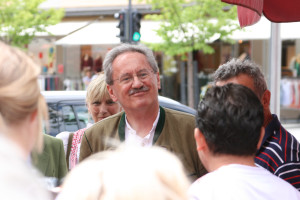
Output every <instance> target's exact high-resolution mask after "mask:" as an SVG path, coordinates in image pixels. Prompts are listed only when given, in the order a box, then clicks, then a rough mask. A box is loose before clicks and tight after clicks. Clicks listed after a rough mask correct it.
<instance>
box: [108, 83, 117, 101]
mask: <svg viewBox="0 0 300 200" xmlns="http://www.w3.org/2000/svg"><path fill="white" fill-rule="evenodd" d="M106 87H107V90H108V93H109V96H110V98H111V99H112V100H113V101H114V102H116V101H118V98H117V97H116V96H115V94H114V90H113V89H112V86H111V85H106Z"/></svg>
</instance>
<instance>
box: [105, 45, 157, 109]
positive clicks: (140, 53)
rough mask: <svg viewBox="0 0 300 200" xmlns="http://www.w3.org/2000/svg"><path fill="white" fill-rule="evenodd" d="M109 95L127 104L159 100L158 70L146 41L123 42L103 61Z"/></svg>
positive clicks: (133, 104)
mask: <svg viewBox="0 0 300 200" xmlns="http://www.w3.org/2000/svg"><path fill="white" fill-rule="evenodd" d="M103 69H104V73H105V78H106V83H107V84H108V90H109V93H110V96H111V97H112V99H113V100H114V101H119V102H120V104H121V105H122V107H123V108H124V110H125V111H126V108H127V107H128V108H140V107H141V106H148V105H153V104H157V106H158V97H157V96H158V89H160V79H159V70H158V66H157V63H156V61H155V57H154V55H153V52H152V51H151V50H150V49H149V48H147V47H146V46H144V45H131V44H122V45H120V46H117V47H115V48H113V49H112V50H110V51H109V52H108V53H107V54H106V56H105V59H104V61H103Z"/></svg>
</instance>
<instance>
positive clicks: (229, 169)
mask: <svg viewBox="0 0 300 200" xmlns="http://www.w3.org/2000/svg"><path fill="white" fill-rule="evenodd" d="M245 105H247V106H245ZM263 121H264V114H263V106H262V105H261V103H260V100H259V99H258V98H257V96H256V95H255V94H254V93H253V92H252V91H251V90H250V89H249V88H247V87H245V86H242V85H238V84H227V85H225V86H222V87H218V86H214V87H212V88H211V89H209V90H208V91H207V92H206V94H205V96H204V99H203V100H202V101H201V102H200V103H199V106H198V113H197V116H196V123H197V128H196V129H195V133H194V134H195V139H196V143H197V150H198V154H199V157H200V159H201V161H202V163H203V165H204V166H205V168H206V169H207V171H208V172H209V173H208V174H207V175H205V176H203V177H201V178H199V179H198V180H197V181H196V182H194V183H193V185H192V186H191V187H190V190H189V195H190V196H191V199H197V200H198V199H207V200H209V199H222V200H224V199H225V200H227V199H228V200H229V199H272V200H282V199H289V200H296V199H300V193H299V192H298V191H297V190H296V189H295V188H294V187H292V186H291V185H290V184H289V183H287V182H286V181H283V180H282V179H280V178H278V177H276V176H274V175H273V174H271V173H270V172H268V171H267V170H265V169H263V168H261V167H258V166H256V165H255V163H254V158H255V154H256V151H257V149H258V148H259V147H260V144H261V141H262V139H263V136H264V127H263Z"/></svg>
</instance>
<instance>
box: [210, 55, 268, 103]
mask: <svg viewBox="0 0 300 200" xmlns="http://www.w3.org/2000/svg"><path fill="white" fill-rule="evenodd" d="M240 74H246V75H248V76H250V77H251V78H252V79H253V84H254V89H255V91H254V92H255V93H256V94H257V95H258V96H259V98H261V97H262V95H263V94H264V92H265V91H266V90H267V89H268V88H267V83H266V80H265V77H264V75H263V73H262V71H261V69H260V67H259V65H257V64H255V63H254V62H253V61H250V60H244V61H242V60H239V59H236V58H233V59H231V60H230V61H228V62H227V63H225V64H223V65H221V66H220V67H219V68H218V69H217V70H216V71H215V73H214V83H216V82H218V81H226V80H228V79H230V78H233V77H236V76H238V75H240Z"/></svg>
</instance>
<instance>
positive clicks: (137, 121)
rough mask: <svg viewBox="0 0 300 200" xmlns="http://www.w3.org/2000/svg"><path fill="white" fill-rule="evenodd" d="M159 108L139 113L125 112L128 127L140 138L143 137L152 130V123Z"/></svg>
mask: <svg viewBox="0 0 300 200" xmlns="http://www.w3.org/2000/svg"><path fill="white" fill-rule="evenodd" d="M158 111H159V107H158V106H157V108H156V109H152V108H151V109H147V110H141V111H133V112H130V111H127V112H126V111H125V113H126V118H127V121H128V123H129V124H130V126H131V127H132V128H133V129H134V130H135V131H136V132H137V134H138V135H139V136H140V137H142V138H143V137H145V136H146V135H147V134H148V133H149V132H150V130H151V129H152V126H153V123H154V121H155V119H156V117H157V115H158Z"/></svg>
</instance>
